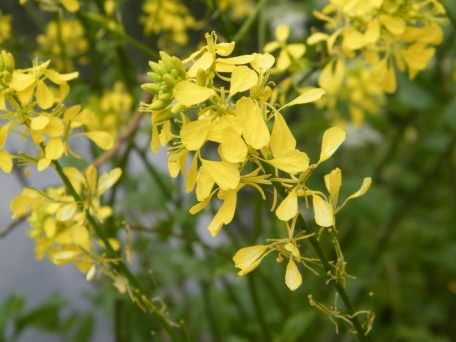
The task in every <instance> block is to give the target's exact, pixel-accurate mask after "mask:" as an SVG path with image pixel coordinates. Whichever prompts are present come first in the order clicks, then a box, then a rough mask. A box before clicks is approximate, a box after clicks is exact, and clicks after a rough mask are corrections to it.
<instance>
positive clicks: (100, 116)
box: [87, 82, 133, 140]
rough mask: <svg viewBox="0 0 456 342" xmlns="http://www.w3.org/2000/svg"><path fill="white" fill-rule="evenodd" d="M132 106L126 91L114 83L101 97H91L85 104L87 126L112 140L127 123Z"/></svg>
mask: <svg viewBox="0 0 456 342" xmlns="http://www.w3.org/2000/svg"><path fill="white" fill-rule="evenodd" d="M132 105H133V98H132V97H131V95H130V94H129V93H128V92H127V91H126V89H125V86H124V84H123V83H122V82H116V83H115V84H114V86H113V87H112V89H109V90H107V91H105V92H104V93H103V95H102V96H101V97H92V98H90V99H89V103H88V104H87V109H88V115H90V117H91V118H90V120H88V122H87V125H88V127H89V128H90V129H91V130H98V131H104V132H107V133H109V134H110V135H111V136H112V137H113V138H114V140H117V137H118V135H119V133H120V132H121V130H122V129H124V128H125V126H126V125H127V123H128V119H129V117H128V115H129V114H130V111H131V108H132Z"/></svg>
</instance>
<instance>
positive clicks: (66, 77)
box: [44, 69, 79, 85]
mask: <svg viewBox="0 0 456 342" xmlns="http://www.w3.org/2000/svg"><path fill="white" fill-rule="evenodd" d="M44 74H45V75H46V76H47V78H49V80H51V82H52V83H54V84H58V85H61V84H64V83H67V82H69V81H71V80H74V79H75V78H78V77H79V72H77V71H76V72H71V73H68V74H61V73H58V72H57V71H55V70H52V69H48V70H46V71H45V73H44Z"/></svg>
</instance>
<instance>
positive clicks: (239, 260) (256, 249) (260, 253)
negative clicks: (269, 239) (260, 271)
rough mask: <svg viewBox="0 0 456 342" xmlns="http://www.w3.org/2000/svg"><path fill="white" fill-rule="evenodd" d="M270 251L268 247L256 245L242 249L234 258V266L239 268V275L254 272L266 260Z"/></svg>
mask: <svg viewBox="0 0 456 342" xmlns="http://www.w3.org/2000/svg"><path fill="white" fill-rule="evenodd" d="M267 250H268V246H267V245H255V246H249V247H244V248H241V249H240V250H238V251H237V252H236V254H235V255H234V256H233V262H234V266H235V267H236V268H239V269H240V271H239V273H238V274H239V275H240V276H243V275H246V274H247V273H249V272H251V271H253V270H254V269H255V268H256V267H257V266H258V265H259V264H260V262H261V260H262V259H263V258H264V256H265V253H266V252H267Z"/></svg>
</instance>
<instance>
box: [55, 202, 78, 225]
mask: <svg viewBox="0 0 456 342" xmlns="http://www.w3.org/2000/svg"><path fill="white" fill-rule="evenodd" d="M77 210H78V206H77V205H76V203H70V204H65V205H63V206H62V207H61V208H60V209H59V210H58V211H57V214H56V218H57V220H59V221H68V220H71V219H72V218H73V217H74V215H75V214H76V211H77Z"/></svg>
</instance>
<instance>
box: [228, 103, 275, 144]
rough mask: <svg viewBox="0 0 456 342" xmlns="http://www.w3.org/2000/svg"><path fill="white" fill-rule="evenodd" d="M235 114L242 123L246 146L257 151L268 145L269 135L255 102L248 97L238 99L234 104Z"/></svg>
mask: <svg viewBox="0 0 456 342" xmlns="http://www.w3.org/2000/svg"><path fill="white" fill-rule="evenodd" d="M236 114H237V116H238V117H239V119H240V120H241V122H242V123H243V136H244V139H245V141H246V142H247V144H248V145H250V146H252V147H253V148H254V149H256V150H259V149H261V148H263V147H265V146H266V145H267V144H269V140H270V138H271V135H270V133H269V129H268V126H267V125H266V122H265V119H264V116H263V113H262V112H261V109H260V106H259V105H258V103H257V102H256V101H255V100H252V99H251V98H248V97H243V98H242V99H240V100H239V101H238V102H237V104H236Z"/></svg>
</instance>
